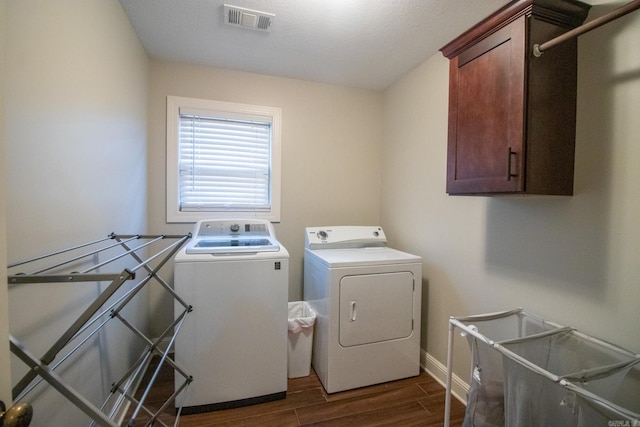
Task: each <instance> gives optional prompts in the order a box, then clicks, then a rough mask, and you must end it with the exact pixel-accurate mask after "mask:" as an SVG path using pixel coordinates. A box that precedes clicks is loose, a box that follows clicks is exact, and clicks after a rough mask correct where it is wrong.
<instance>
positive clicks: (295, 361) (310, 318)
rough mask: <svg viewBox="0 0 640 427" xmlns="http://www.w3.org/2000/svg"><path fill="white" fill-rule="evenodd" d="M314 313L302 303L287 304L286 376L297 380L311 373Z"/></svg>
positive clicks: (307, 305)
mask: <svg viewBox="0 0 640 427" xmlns="http://www.w3.org/2000/svg"><path fill="white" fill-rule="evenodd" d="M315 323H316V313H315V312H314V311H313V310H312V309H311V307H309V304H307V303H306V302H304V301H295V302H290V303H289V327H288V329H289V334H288V335H289V348H288V351H287V376H288V377H289V378H299V377H306V376H309V374H310V372H311V349H312V345H313V325H315Z"/></svg>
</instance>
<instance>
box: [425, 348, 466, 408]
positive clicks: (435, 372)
mask: <svg viewBox="0 0 640 427" xmlns="http://www.w3.org/2000/svg"><path fill="white" fill-rule="evenodd" d="M420 364H421V365H422V369H424V370H425V371H426V372H427V373H428V374H429V375H431V376H432V377H433V379H435V380H436V381H438V382H439V383H440V384H441V385H442V386H443V387H446V384H447V367H446V366H445V365H443V364H442V363H440V362H439V361H438V359H436V358H435V357H433V356H432V355H430V354H429V353H427V352H426V351H424V350H422V349H420ZM468 392H469V384H467V383H466V382H464V381H463V380H462V378H460V377H459V376H457V375H456V374H453V376H452V377H451V395H452V396H453V397H455V398H456V399H458V400H459V401H460V402H462V403H463V404H465V405H466V404H467V393H468Z"/></svg>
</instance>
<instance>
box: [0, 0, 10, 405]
mask: <svg viewBox="0 0 640 427" xmlns="http://www.w3.org/2000/svg"><path fill="white" fill-rule="evenodd" d="M4 26H5V1H4V0H0V28H4ZM4 67H5V63H4V31H0V277H6V275H7V270H6V266H7V236H6V211H7V210H6V197H5V194H6V186H5V183H6V182H7V179H6V177H5V170H6V166H5V155H4V152H5V149H4V145H5V141H4V140H5V138H4V84H5V83H4V82H5V80H4ZM7 310H8V303H7V287H6V286H4V285H0V400H2V401H3V402H5V403H9V402H11V386H12V384H11V375H8V374H7V373H9V372H10V359H9V335H8V334H9V314H8V311H7Z"/></svg>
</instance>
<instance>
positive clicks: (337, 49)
mask: <svg viewBox="0 0 640 427" xmlns="http://www.w3.org/2000/svg"><path fill="white" fill-rule="evenodd" d="M120 3H121V4H122V7H123V8H124V11H125V13H126V14H127V16H128V17H129V20H130V21H131V24H132V25H133V28H134V29H135V31H136V33H137V34H138V36H139V37H140V40H141V41H142V44H143V45H144V47H145V49H146V51H147V53H148V54H149V56H151V57H152V58H156V59H163V60H169V61H179V62H186V63H192V64H200V65H207V66H214V67H219V68H226V69H233V70H239V71H247V72H252V73H260V74H268V75H274V76H282V77H290V78H298V79H304V80H311V81H318V82H325V83H333V84H339V85H347V86H354V87H360V88H367V89H374V90H381V89H384V88H386V87H388V86H389V85H390V84H392V83H393V82H395V81H396V80H398V79H399V78H400V77H401V76H403V75H404V74H405V73H407V72H408V71H410V70H412V69H413V68H415V67H416V66H417V65H419V64H420V63H422V62H423V61H424V60H425V59H427V58H428V57H430V56H431V55H433V54H435V53H437V52H438V50H439V49H440V48H441V47H442V46H444V45H445V44H447V43H448V42H449V41H450V40H452V39H453V38H455V37H456V36H458V35H459V34H460V33H462V32H463V31H465V30H467V29H468V28H469V27H471V26H473V25H475V24H476V23H477V22H478V21H480V20H481V19H483V18H485V17H486V16H488V15H490V14H491V13H493V12H494V11H495V10H497V9H499V8H500V7H501V6H503V5H504V4H506V3H508V0H269V1H265V0H120ZM224 3H227V4H231V5H234V6H240V7H244V8H249V9H255V10H259V11H263V12H268V13H273V14H275V15H276V16H275V18H274V21H273V26H272V29H271V31H269V32H260V31H257V30H251V29H245V28H240V27H235V26H230V25H227V24H224V22H223V15H224V13H223V4H224Z"/></svg>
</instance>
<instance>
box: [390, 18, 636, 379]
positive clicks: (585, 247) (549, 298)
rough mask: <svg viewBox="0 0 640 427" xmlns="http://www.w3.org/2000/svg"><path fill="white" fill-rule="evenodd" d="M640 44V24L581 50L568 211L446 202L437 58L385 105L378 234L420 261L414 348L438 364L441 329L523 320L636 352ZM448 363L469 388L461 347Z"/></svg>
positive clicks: (556, 205)
mask: <svg viewBox="0 0 640 427" xmlns="http://www.w3.org/2000/svg"><path fill="white" fill-rule="evenodd" d="M610 8H611V7H610V6H609V7H595V8H594V9H593V10H592V13H591V16H590V19H591V18H593V17H595V16H598V15H599V14H602V13H603V12H605V11H607V10H610ZM639 39H640V14H638V13H636V14H635V15H628V16H627V17H625V18H623V19H620V20H619V21H616V22H614V23H611V24H608V25H607V26H606V27H602V28H600V29H598V30H595V31H593V32H591V33H589V34H587V35H584V36H581V37H580V39H579V47H580V50H579V73H578V74H579V76H578V79H579V82H578V117H577V140H576V162H575V195H574V196H573V197H461V196H448V195H447V194H446V193H445V177H446V144H447V105H448V93H447V90H448V89H447V85H448V61H447V60H446V59H445V58H443V57H442V55H440V54H437V55H435V56H433V57H432V58H430V59H428V60H427V61H426V62H424V63H423V64H422V65H421V66H419V67H418V68H416V69H415V70H413V71H412V72H411V73H409V74H408V75H407V76H405V77H404V78H403V79H401V80H400V81H398V82H397V83H396V84H394V85H393V86H392V87H390V88H389V89H388V90H387V91H386V92H385V94H384V122H383V131H384V138H383V150H382V159H383V166H382V196H381V197H382V200H381V204H382V212H381V215H382V226H383V227H385V231H386V232H387V235H388V236H389V237H390V240H391V243H392V244H393V245H394V246H398V247H400V248H403V249H405V250H408V251H411V252H415V253H417V254H419V255H421V256H423V257H424V283H423V293H424V294H425V295H426V296H427V297H426V298H425V301H424V302H425V306H424V308H423V317H424V319H423V326H424V329H423V336H422V347H423V348H424V349H426V351H427V352H428V354H429V355H430V356H432V357H435V359H437V361H439V362H440V363H442V364H445V363H446V353H447V320H448V317H449V316H452V315H455V316H460V315H468V314H474V313H486V312H492V311H497V310H506V309H511V308H516V307H519V306H522V307H525V308H526V309H528V310H530V311H532V312H534V313H538V314H540V315H542V316H545V317H547V318H549V319H552V320H555V321H558V322H560V323H564V324H569V325H572V326H574V327H577V328H578V329H580V330H582V331H584V332H586V333H589V334H593V335H596V336H599V337H601V338H604V339H607V340H610V341H613V342H615V343H618V344H620V345H622V346H626V347H628V348H630V349H631V350H633V351H636V352H640V327H639V326H640V320H639V319H640V317H639V316H638V301H640V282H639V280H638V277H640V262H638V258H639V256H640V223H639V222H638V217H639V216H638V215H639V214H640V168H638V165H637V163H638V160H639V159H640V145H639V144H638V135H640V121H639V120H637V118H638V117H639V116H640V72H639V70H640V49H638V44H637V40H639ZM456 354H457V355H458V357H457V358H456V360H455V362H456V363H455V366H456V373H458V374H459V375H461V376H462V378H463V379H464V380H467V381H468V374H467V372H468V366H469V364H468V360H467V357H468V352H467V351H466V344H465V343H464V342H463V340H462V339H460V338H458V340H457V346H456Z"/></svg>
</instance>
